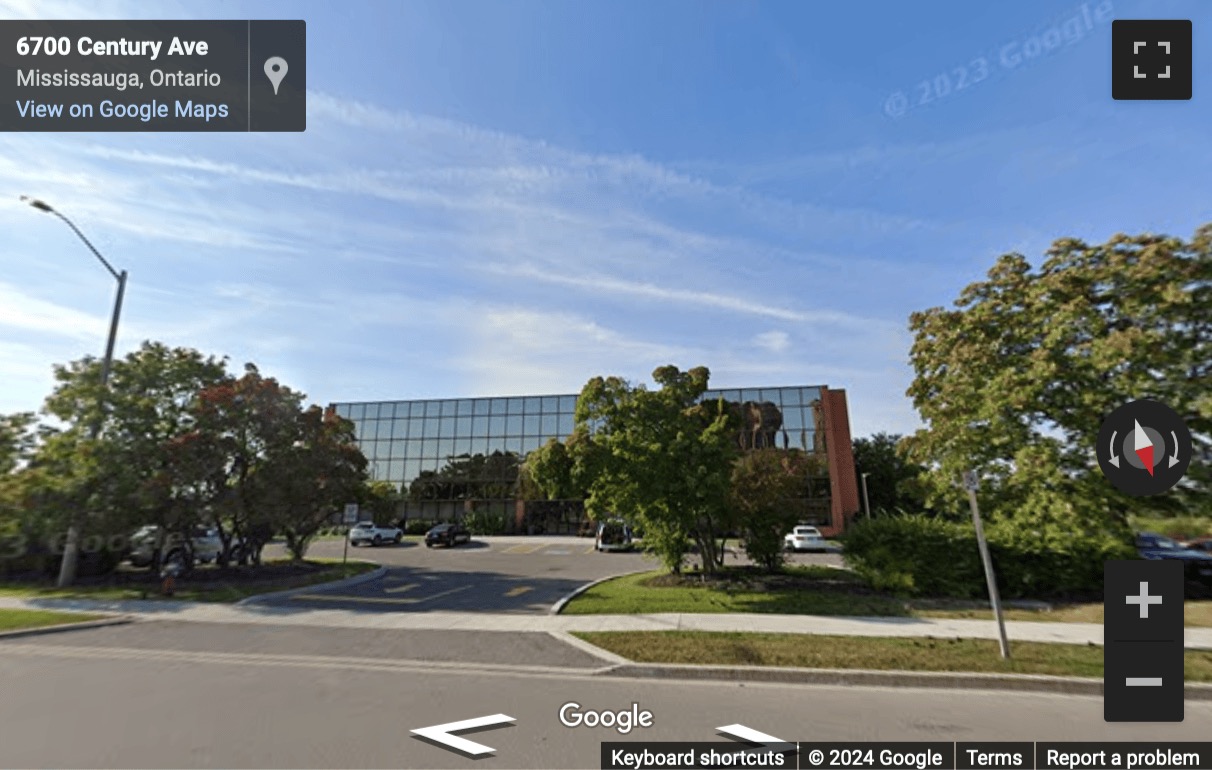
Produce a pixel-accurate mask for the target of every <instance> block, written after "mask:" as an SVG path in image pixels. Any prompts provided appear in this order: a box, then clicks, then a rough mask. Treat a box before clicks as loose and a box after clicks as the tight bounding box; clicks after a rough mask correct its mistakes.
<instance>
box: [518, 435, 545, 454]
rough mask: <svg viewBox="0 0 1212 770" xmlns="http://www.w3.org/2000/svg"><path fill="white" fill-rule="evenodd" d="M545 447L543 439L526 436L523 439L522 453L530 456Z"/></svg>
mask: <svg viewBox="0 0 1212 770" xmlns="http://www.w3.org/2000/svg"><path fill="white" fill-rule="evenodd" d="M542 445H543V439H541V438H539V437H538V436H526V437H524V438H523V439H522V451H523V452H525V453H526V454H530V453H531V452H533V451H534V450H536V449H538V448H539V447H540V446H542Z"/></svg>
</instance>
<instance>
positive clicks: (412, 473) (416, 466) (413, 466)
mask: <svg viewBox="0 0 1212 770" xmlns="http://www.w3.org/2000/svg"><path fill="white" fill-rule="evenodd" d="M420 472H421V462H420V461H419V460H411V459H410V460H406V461H405V462H404V477H403V478H404V483H405V484H409V483H411V482H412V480H413V479H415V478H416V477H417V474H418V473H420Z"/></svg>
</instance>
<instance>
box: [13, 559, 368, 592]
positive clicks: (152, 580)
mask: <svg viewBox="0 0 1212 770" xmlns="http://www.w3.org/2000/svg"><path fill="white" fill-rule="evenodd" d="M378 566H379V565H378V564H375V563H373V562H368V561H361V560H355V559H350V560H349V563H348V564H347V565H345V566H342V564H341V560H340V559H307V560H306V561H305V562H304V563H303V564H302V565H299V564H295V563H294V562H292V561H291V560H290V559H269V560H267V561H265V562H264V563H263V565H262V567H261V568H244V569H241V570H239V571H233V572H226V573H224V572H220V571H218V570H217V569H214V568H209V567H199V568H198V569H196V570H195V571H194V573H193V575H192V576H190V577H188V578H184V579H180V580H178V581H177V588H176V592H175V593H174V595H173V596H172V597H171V599H177V600H183V601H195V602H235V601H239V600H241V599H245V598H248V597H249V596H256V595H257V594H263V593H270V592H273V591H284V590H286V589H290V588H303V587H305V586H310V585H316V584H317V583H327V582H330V581H333V580H341V579H343V578H347V577H353V576H354V575H360V574H363V573H365V572H370V571H372V570H374V569H377V568H378ZM134 577H135V578H136V579H135V580H127V581H124V582H119V580H118V579H117V577H116V576H111V578H112V579H111V581H110V582H96V583H87V582H81V584H80V585H76V586H72V587H71V588H66V589H60V588H57V587H55V586H54V585H53V584H50V583H29V582H9V583H0V596H18V597H24V598H31V599H34V598H36V599H50V598H54V599H103V600H120V599H160V598H164V599H169V598H170V597H162V596H161V595H160V581H159V580H158V579H157V578H156V577H155V576H153V575H150V574H148V573H147V572H140V573H135V574H134Z"/></svg>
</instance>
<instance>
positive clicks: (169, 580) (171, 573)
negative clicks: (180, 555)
mask: <svg viewBox="0 0 1212 770" xmlns="http://www.w3.org/2000/svg"><path fill="white" fill-rule="evenodd" d="M181 571H182V565H181V562H179V561H173V562H169V563H168V564H165V565H164V568H163V569H161V570H160V579H161V581H162V582H161V583H160V593H162V594H163V595H165V596H172V595H173V593H174V592H175V591H176V590H177V578H178V577H179V576H180V575H181Z"/></svg>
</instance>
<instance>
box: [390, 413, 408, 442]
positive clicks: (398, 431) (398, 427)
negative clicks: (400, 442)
mask: <svg viewBox="0 0 1212 770" xmlns="http://www.w3.org/2000/svg"><path fill="white" fill-rule="evenodd" d="M391 437H392V438H408V420H407V419H406V418H404V417H397V418H395V419H394V420H392V421H391Z"/></svg>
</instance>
